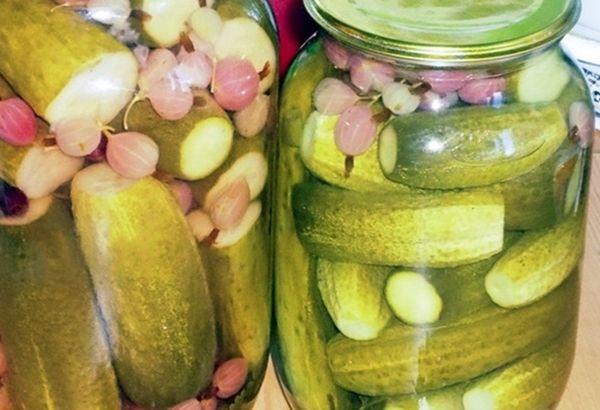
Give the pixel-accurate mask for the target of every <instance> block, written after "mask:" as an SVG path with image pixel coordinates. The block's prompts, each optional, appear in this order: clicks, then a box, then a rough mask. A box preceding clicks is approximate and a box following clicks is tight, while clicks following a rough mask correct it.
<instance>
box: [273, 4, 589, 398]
mask: <svg viewBox="0 0 600 410" xmlns="http://www.w3.org/2000/svg"><path fill="white" fill-rule="evenodd" d="M305 5H306V6H307V8H308V10H309V12H310V13H311V14H312V16H313V17H314V18H315V19H316V20H317V21H318V22H319V24H320V25H321V26H322V27H323V33H322V34H320V35H318V36H317V37H316V38H314V39H312V41H310V42H309V43H308V44H306V46H305V47H304V49H303V51H302V52H301V53H300V55H299V56H298V57H297V60H296V61H295V64H294V65H293V67H292V69H291V72H290V73H289V74H288V77H287V80H286V83H285V87H284V91H283V100H282V107H281V123H280V148H279V157H278V171H277V188H276V212H275V215H276V216H275V230H274V232H275V241H276V243H275V272H276V274H275V305H276V322H277V331H276V336H277V340H276V343H275V346H274V351H275V359H276V365H277V368H278V371H279V375H280V378H281V380H282V384H283V386H284V388H285V389H286V391H287V393H288V396H289V399H290V402H291V403H293V406H294V407H295V408H298V409H306V410H317V409H318V410H321V409H343V410H347V409H358V408H361V409H367V408H369V409H370V408H374V409H377V408H385V409H437V410H440V409H466V410H488V409H496V410H498V409H507V410H508V409H510V410H514V409H523V410H541V409H547V408H551V407H553V406H555V405H556V403H557V402H558V400H559V399H560V396H561V393H562V390H563V388H564V386H565V383H566V381H567V378H568V375H569V371H570V366H571V361H572V357H573V353H574V337H575V336H574V329H575V327H576V317H577V309H578V297H579V289H578V287H579V284H578V280H579V263H580V260H581V254H582V249H583V241H584V221H585V205H586V197H587V185H588V176H589V167H590V154H591V149H590V145H591V141H592V138H593V111H592V106H591V100H590V95H589V92H588V91H587V89H586V85H585V81H584V79H583V78H582V76H581V74H580V72H579V70H578V69H577V68H576V66H575V65H574V64H573V63H572V62H571V61H570V60H569V59H568V58H567V57H566V56H565V54H564V53H563V52H562V51H561V49H560V48H559V47H558V45H557V44H558V41H559V40H560V38H561V37H562V36H563V35H564V34H565V33H566V32H567V31H568V30H569V28H570V27H571V26H572V24H573V22H574V21H575V20H576V18H577V15H578V12H579V5H578V3H577V1H575V0H574V1H562V0H561V1H558V0H539V1H533V2H531V1H528V2H521V1H506V2H497V1H460V2H459V1H446V2H433V1H430V2H416V1H408V0H406V1H394V2H392V1H384V0H375V1H373V0H369V1H366V0H365V1H360V0H353V1H351V0H306V1H305Z"/></svg>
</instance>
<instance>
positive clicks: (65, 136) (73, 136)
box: [53, 118, 102, 157]
mask: <svg viewBox="0 0 600 410" xmlns="http://www.w3.org/2000/svg"><path fill="white" fill-rule="evenodd" d="M53 128H54V135H55V137H56V144H57V145H58V147H59V148H60V150H61V151H62V152H64V153H65V154H67V155H70V156H72V157H84V156H86V155H89V154H91V153H92V152H94V150H95V149H96V148H98V146H99V145H100V142H101V141H102V126H101V125H100V124H98V123H97V122H96V121H94V120H91V119H89V118H75V119H71V120H63V121H59V122H58V123H57V124H55V125H54V127H53Z"/></svg>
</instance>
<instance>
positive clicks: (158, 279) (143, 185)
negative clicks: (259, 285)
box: [71, 164, 216, 407]
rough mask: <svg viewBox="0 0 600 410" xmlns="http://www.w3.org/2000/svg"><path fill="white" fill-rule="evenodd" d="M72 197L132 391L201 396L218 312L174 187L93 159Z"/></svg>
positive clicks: (168, 397)
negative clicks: (128, 174) (128, 176)
mask: <svg viewBox="0 0 600 410" xmlns="http://www.w3.org/2000/svg"><path fill="white" fill-rule="evenodd" d="M71 198H72V201H73V211H74V214H75V219H76V225H77V230H78V233H79V236H80V240H81V246H82V249H83V253H84V255H85V258H86V261H87V264H88V266H89V267H90V271H91V274H92V279H93V282H94V285H95V290H96V294H97V297H98V303H99V305H100V310H101V312H102V315H103V318H104V321H105V323H106V330H107V333H108V336H109V339H110V342H111V347H112V353H113V358H114V363H115V368H116V370H117V375H118V376H119V380H120V384H121V387H122V388H123V390H124V391H125V393H126V394H127V397H129V398H130V399H131V400H132V401H134V402H135V403H137V404H139V405H142V406H144V407H168V406H173V405H175V404H177V403H180V402H182V401H184V400H186V399H188V398H190V397H193V396H195V395H197V394H198V393H199V392H200V391H201V390H203V389H204V388H206V387H207V386H208V385H209V384H210V382H211V378H212V373H213V366H214V362H215V353H216V335H215V324H214V313H213V306H212V302H211V297H210V294H209V291H208V283H207V279H206V273H205V271H204V269H203V266H202V261H201V259H200V255H199V253H198V249H197V247H196V242H195V240H194V238H193V236H192V233H191V231H190V229H189V227H188V225H187V222H186V220H185V216H184V215H183V213H182V211H181V208H180V207H179V205H178V204H177V202H176V200H175V198H174V197H173V195H172V194H171V192H170V191H169V188H168V187H166V186H165V185H164V184H163V183H162V182H160V181H158V180H156V179H154V178H151V177H147V178H143V179H140V180H137V181H136V180H130V179H125V178H122V177H120V176H119V175H117V174H116V173H115V172H114V171H112V170H111V169H110V167H109V166H108V165H106V164H97V165H92V166H90V167H88V168H85V169H84V170H83V171H81V172H80V173H79V174H77V175H76V177H75V178H74V179H73V183H72V189H71Z"/></svg>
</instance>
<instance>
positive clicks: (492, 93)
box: [458, 77, 506, 105]
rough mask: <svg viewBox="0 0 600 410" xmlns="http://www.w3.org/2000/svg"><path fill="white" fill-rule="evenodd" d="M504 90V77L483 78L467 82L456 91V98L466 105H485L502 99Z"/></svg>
mask: <svg viewBox="0 0 600 410" xmlns="http://www.w3.org/2000/svg"><path fill="white" fill-rule="evenodd" d="M505 89H506V79H504V77H495V78H485V79H480V80H472V81H469V82H468V83H467V84H466V85H465V86H464V87H462V88H461V89H460V90H459V91H458V96H459V97H460V99H461V100H463V101H464V102H466V103H469V104H474V105H486V104H490V103H492V102H493V100H494V99H496V98H502V92H503V91H504V90H505Z"/></svg>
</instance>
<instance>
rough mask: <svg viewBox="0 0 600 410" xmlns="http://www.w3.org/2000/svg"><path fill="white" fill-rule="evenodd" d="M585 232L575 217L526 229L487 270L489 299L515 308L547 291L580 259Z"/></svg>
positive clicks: (564, 276)
mask: <svg viewBox="0 0 600 410" xmlns="http://www.w3.org/2000/svg"><path fill="white" fill-rule="evenodd" d="M584 232H585V229H584V223H583V221H582V218H581V217H578V216H575V217H571V218H568V219H566V220H564V221H563V222H561V223H560V224H558V225H556V226H555V227H552V228H548V229H543V230H539V231H530V232H527V233H526V234H525V235H523V237H522V238H521V239H520V240H519V241H518V242H517V243H516V244H515V245H514V246H513V247H512V248H511V249H509V250H508V252H507V253H506V254H505V255H504V256H502V258H500V260H498V262H496V264H495V265H494V267H493V268H492V270H491V271H490V272H489V273H488V275H487V277H486V279H485V288H486V290H487V292H488V294H489V295H490V298H492V300H493V301H494V302H495V303H497V304H498V305H500V306H502V307H505V308H517V307H521V306H524V305H527V304H530V303H532V302H535V301H536V300H538V299H540V298H542V297H544V296H545V295H547V294H548V293H550V292H551V291H552V290H553V289H555V288H556V287H557V286H559V285H560V284H561V283H562V282H563V281H564V280H565V279H566V278H567V277H568V276H569V274H570V273H571V272H573V270H574V269H575V268H576V267H577V265H578V263H579V262H580V260H581V255H582V253H583V239H584Z"/></svg>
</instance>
